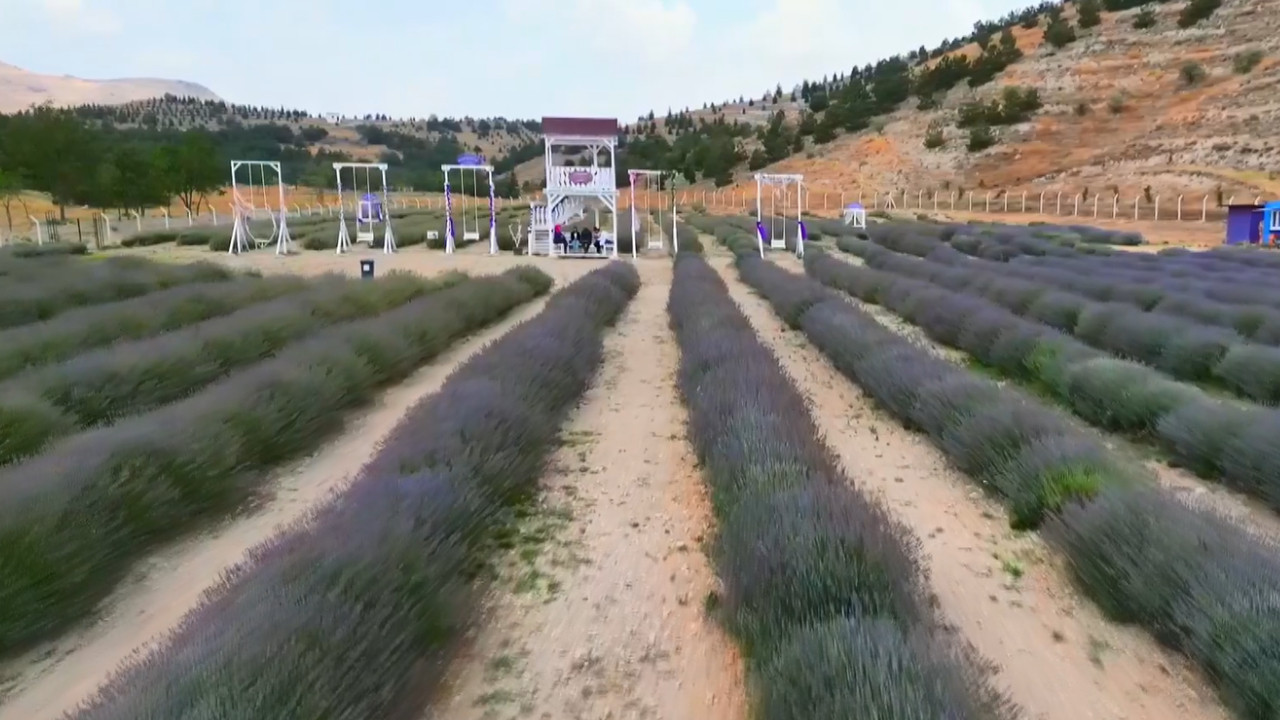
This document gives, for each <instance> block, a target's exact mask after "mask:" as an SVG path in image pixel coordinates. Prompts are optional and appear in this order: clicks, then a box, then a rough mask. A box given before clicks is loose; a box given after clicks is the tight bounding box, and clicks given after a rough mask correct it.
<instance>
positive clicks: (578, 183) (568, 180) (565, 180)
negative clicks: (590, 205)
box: [547, 166, 615, 192]
mask: <svg viewBox="0 0 1280 720" xmlns="http://www.w3.org/2000/svg"><path fill="white" fill-rule="evenodd" d="M547 187H549V188H552V189H554V190H556V191H559V192H574V191H578V192H599V191H601V190H614V189H615V186H614V175H613V168H611V167H604V168H601V167H563V166H555V167H552V168H551V176H550V177H548V178H547Z"/></svg>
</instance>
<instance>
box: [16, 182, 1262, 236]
mask: <svg viewBox="0 0 1280 720" xmlns="http://www.w3.org/2000/svg"><path fill="white" fill-rule="evenodd" d="M635 196H636V201H635V202H636V205H637V206H638V207H641V208H645V207H648V208H653V209H657V208H658V207H660V206H664V207H665V206H668V205H669V203H670V202H671V193H670V192H660V191H637V192H636V193H635ZM796 197H797V196H796V193H795V191H794V190H792V191H790V192H785V193H784V192H780V193H779V194H777V195H773V194H770V193H766V194H765V195H764V196H762V197H761V198H760V201H761V204H762V206H763V208H764V209H765V210H766V212H768V211H771V210H772V211H775V212H782V211H783V210H785V211H786V212H788V213H790V212H794V210H795V209H796V207H797V202H796ZM799 197H800V198H801V199H802V200H803V210H804V212H805V213H806V214H809V215H821V214H839V213H840V212H841V211H842V210H843V208H845V207H846V206H847V205H848V204H850V203H855V202H856V203H858V204H860V205H862V206H864V207H865V208H866V209H867V210H868V211H870V212H875V211H898V212H911V211H914V212H919V213H935V212H940V213H972V214H989V215H995V216H1015V217H1014V218H1010V219H1015V218H1016V216H1018V215H1039V216H1050V217H1060V218H1063V219H1064V220H1073V221H1078V222H1088V221H1090V220H1140V221H1159V222H1166V221H1168V222H1199V223H1207V222H1221V221H1223V220H1224V219H1225V218H1226V208H1225V206H1226V205H1231V204H1235V203H1236V202H1242V203H1248V202H1253V203H1260V202H1261V201H1262V198H1261V196H1257V197H1239V196H1231V197H1226V198H1219V197H1218V196H1216V195H1186V194H1182V195H1177V196H1173V197H1162V196H1161V195H1148V194H1145V193H1144V194H1140V195H1136V196H1134V197H1121V196H1119V195H1108V196H1103V195H1099V194H1089V195H1085V194H1084V193H1075V194H1072V193H1070V192H1068V191H1056V190H1046V191H1042V192H1036V191H1030V190H1027V191H1016V192H1007V191H1004V190H989V189H979V190H970V191H961V190H907V189H902V190H879V191H866V190H859V191H836V190H825V189H816V188H805V189H804V190H803V192H802V193H801V194H800V195H799ZM539 199H541V194H539V195H535V196H532V197H525V198H517V199H504V198H496V199H495V205H496V207H495V209H496V210H501V209H502V208H503V207H505V206H507V205H510V204H517V205H523V204H528V203H529V202H530V201H537V200H539ZM475 201H476V202H484V201H485V200H484V198H477V199H475ZM675 201H676V203H677V204H678V205H679V207H680V208H683V209H689V208H693V207H698V206H701V207H702V208H706V209H714V210H741V211H754V209H755V207H756V190H755V188H754V187H748V188H745V189H744V188H741V187H739V188H721V189H698V188H684V189H680V190H676V191H675ZM467 202H471V198H468V199H467ZM630 202H631V193H630V192H629V191H628V190H627V189H624V188H620V189H619V190H618V207H619V209H627V208H629V206H630ZM1220 203H1221V204H1220ZM390 204H391V207H392V209H400V210H407V209H422V210H426V209H431V210H441V209H443V208H444V197H443V196H440V195H421V196H415V197H393V198H392V199H391V201H390ZM457 206H458V203H456V202H455V208H456V207H457ZM338 208H339V206H338V204H337V203H320V202H311V203H296V204H290V205H289V206H288V207H287V208H286V210H287V211H288V213H289V216H290V217H309V216H317V215H325V216H336V215H337V214H338ZM203 210H204V211H203V212H200V213H195V214H193V213H190V212H185V211H184V212H182V213H181V214H176V213H171V212H170V211H169V210H166V209H160V210H153V211H148V212H146V213H142V212H128V213H125V212H115V213H105V212H100V211H91V212H92V214H91V215H89V216H88V217H84V216H83V212H81V213H80V215H81V216H80V217H73V218H69V219H67V220H65V221H64V220H59V217H58V215H57V214H56V213H53V212H49V213H46V214H45V216H44V217H43V218H39V217H35V216H28V217H27V218H26V219H25V220H26V221H25V222H21V221H20V220H21V219H20V218H17V217H15V218H14V220H15V224H14V228H13V231H12V232H9V231H8V228H6V227H4V226H0V244H3V243H4V242H6V241H13V240H26V241H30V242H37V243H43V242H51V241H57V240H68V241H77V242H83V243H86V244H89V243H92V244H94V245H95V246H96V247H106V246H110V245H118V244H119V243H120V242H121V241H122V240H124V239H125V238H128V237H130V236H132V235H136V234H138V233H142V232H152V231H158V230H180V229H182V228H186V227H195V226H218V225H228V224H230V223H231V221H232V211H231V205H230V203H226V204H224V205H222V206H220V207H216V206H214V205H212V204H209V205H206V206H205V207H204V208H203ZM272 211H274V208H273V209H272V210H268V209H266V208H257V209H255V217H261V218H262V219H266V218H267V217H268V212H272ZM345 211H346V212H347V213H354V212H355V211H356V207H355V204H354V203H348V204H346V205H345ZM112 215H114V217H112Z"/></svg>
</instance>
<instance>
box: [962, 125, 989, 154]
mask: <svg viewBox="0 0 1280 720" xmlns="http://www.w3.org/2000/svg"><path fill="white" fill-rule="evenodd" d="M995 144H996V136H995V133H993V132H992V131H991V128H989V127H987V126H986V125H978V126H975V127H973V128H970V130H969V142H968V144H967V145H966V147H967V148H968V149H969V152H981V151H982V150H986V149H987V148H989V147H991V146H992V145H995Z"/></svg>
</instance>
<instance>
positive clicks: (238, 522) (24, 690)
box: [0, 299, 546, 720]
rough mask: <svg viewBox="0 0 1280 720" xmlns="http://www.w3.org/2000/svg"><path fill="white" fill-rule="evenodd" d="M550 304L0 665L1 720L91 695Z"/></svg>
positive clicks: (390, 403) (401, 388)
mask: <svg viewBox="0 0 1280 720" xmlns="http://www.w3.org/2000/svg"><path fill="white" fill-rule="evenodd" d="M545 302H546V301H545V299H544V300H538V301H535V302H533V303H530V304H529V305H526V306H525V307H523V308H520V309H519V310H517V311H516V312H514V313H513V314H512V315H511V316H510V317H509V318H507V319H506V320H505V321H503V322H501V323H499V324H497V325H495V326H493V327H492V328H490V329H488V330H486V331H483V332H480V333H478V334H476V335H475V336H474V337H472V338H470V339H469V340H467V341H465V342H462V343H459V344H458V345H455V346H454V347H453V348H452V349H451V350H449V351H447V352H446V353H444V354H443V355H441V356H440V357H439V358H437V359H436V360H435V361H434V362H433V363H431V364H430V365H428V366H426V367H424V368H423V369H421V370H419V371H418V372H417V373H415V374H414V375H413V376H411V377H410V378H409V379H408V380H406V381H405V382H404V383H402V384H400V385H398V386H396V387H395V388H392V389H391V390H389V391H387V392H386V393H385V394H384V395H383V396H382V397H381V398H380V399H379V400H378V403H377V404H376V405H375V406H374V407H372V408H370V409H368V410H366V411H364V412H363V413H361V414H360V415H358V416H356V417H354V418H353V419H352V420H351V421H350V422H349V423H348V424H347V426H346V429H345V430H344V431H343V433H342V434H341V435H340V436H338V437H336V438H335V439H333V440H332V441H330V443H329V444H328V445H327V446H326V447H325V448H324V449H323V450H322V451H320V452H319V453H317V454H315V455H313V456H311V457H309V458H307V459H305V460H302V461H300V462H297V463H294V464H293V465H291V466H289V467H286V468H284V469H282V470H281V471H280V472H279V473H278V474H277V476H276V477H277V479H276V480H275V481H274V482H273V484H272V486H271V487H272V497H271V499H270V500H268V501H266V502H265V503H264V504H263V506H262V507H261V508H260V509H259V510H258V511H256V512H254V513H253V514H251V515H248V516H243V517H239V518H236V519H234V520H231V521H229V522H227V523H224V524H223V525H221V526H219V527H217V528H215V529H214V530H213V531H211V532H210V533H207V534H205V535H203V536H201V537H196V538H191V539H189V540H187V541H185V542H182V543H180V544H178V545H175V546H173V547H170V548H167V549H165V550H162V551H161V552H159V553H158V554H156V555H155V556H153V557H152V558H151V559H150V560H148V561H147V562H146V563H145V565H144V566H143V567H141V568H139V569H138V570H136V571H135V572H134V574H133V576H132V577H131V578H130V579H129V580H128V581H127V582H126V583H125V584H124V585H122V589H121V590H120V591H118V592H117V593H116V595H115V596H114V597H113V598H111V599H110V600H109V601H108V603H107V605H106V607H107V610H106V612H105V615H104V617H102V618H101V619H100V620H99V622H97V623H95V624H94V625H92V626H91V627H88V628H85V629H83V630H80V631H76V632H72V633H69V634H68V635H66V636H65V637H63V638H60V639H59V640H57V641H55V642H54V643H51V644H49V645H46V646H45V647H42V648H40V649H38V650H37V651H35V652H33V653H30V654H29V655H28V656H27V657H25V658H22V659H20V660H18V661H15V662H13V663H11V664H9V665H8V666H7V667H4V668H0V678H3V680H0V683H2V684H0V693H2V694H3V700H0V720H39V719H41V718H50V719H52V718H59V717H61V716H62V713H63V712H65V711H68V710H71V709H72V708H74V707H75V706H76V705H77V704H79V702H81V701H82V700H83V699H85V698H86V697H88V696H89V695H91V694H92V693H93V691H94V690H96V689H97V688H98V686H99V685H100V684H101V683H102V682H103V681H104V680H105V679H106V678H107V676H108V674H109V673H110V672H111V671H112V670H114V669H115V668H116V667H117V666H118V665H119V664H120V663H121V662H122V661H123V660H125V659H126V658H127V657H129V656H130V655H131V654H132V653H133V652H134V651H135V649H143V648H146V647H149V646H150V645H151V644H153V643H155V642H156V641H158V640H159V639H161V638H162V637H163V635H164V633H166V632H167V631H169V630H170V629H172V628H173V627H175V626H176V625H177V624H178V622H179V621H180V620H181V619H182V617H183V615H184V614H185V613H186V612H187V611H188V610H189V609H190V608H191V607H192V606H194V605H195V604H196V603H197V602H198V601H199V599H200V598H201V596H202V595H203V593H204V591H205V590H206V588H209V587H210V586H212V585H213V584H215V583H216V582H217V580H218V578H219V576H220V575H221V574H222V572H223V571H224V570H226V569H227V568H229V567H230V566H232V565H234V564H235V563H237V562H239V561H240V559H241V558H242V557H243V556H244V554H245V552H246V551H247V550H249V549H250V548H251V547H253V546H254V545H257V544H258V543H260V542H262V541H264V540H267V539H268V538H270V537H271V536H272V535H273V534H274V533H275V532H276V531H277V530H278V529H279V528H280V527H281V526H283V525H287V524H289V523H291V522H293V521H295V520H297V519H298V518H300V517H302V516H303V515H304V514H305V513H306V512H307V511H308V510H310V509H311V508H313V507H315V506H316V505H318V504H319V503H321V502H323V501H324V500H325V499H327V498H328V497H329V496H330V494H331V493H333V492H335V491H339V490H341V489H342V488H343V487H344V486H345V485H346V483H347V482H349V481H350V480H351V479H352V478H353V477H354V476H355V474H356V473H357V472H358V471H359V470H360V468H361V467H362V466H363V465H364V463H365V461H366V460H367V459H368V457H369V455H370V453H371V452H372V451H373V449H374V448H376V447H377V446H378V444H379V443H380V442H381V440H382V438H383V437H384V436H385V435H386V434H387V433H388V432H390V431H391V429H392V428H393V427H394V426H395V425H396V423H398V422H399V421H400V418H401V417H403V416H404V414H405V412H406V411H408V410H409V408H410V407H412V406H413V405H414V404H415V403H417V402H418V401H419V400H420V399H422V398H423V397H425V396H427V395H430V394H431V393H433V392H435V391H437V390H438V389H439V388H440V386H441V384H442V383H443V382H444V380H445V378H446V377H447V376H448V375H449V374H450V373H451V372H452V371H453V369H454V368H455V367H456V366H457V365H458V364H459V363H461V362H462V361H463V360H465V359H466V358H468V357H470V356H471V355H473V354H474V353H476V352H478V351H479V350H480V349H481V348H483V347H484V346H485V345H486V344H487V343H489V342H490V341H492V340H494V339H496V338H498V337H500V336H501V335H502V334H504V333H506V332H507V331H508V330H510V329H511V328H512V327H514V326H515V325H517V324H519V323H520V322H523V321H524V320H527V319H528V318H531V317H533V316H534V315H536V314H537V313H538V311H539V310H541V308H542V306H543V305H544V304H545Z"/></svg>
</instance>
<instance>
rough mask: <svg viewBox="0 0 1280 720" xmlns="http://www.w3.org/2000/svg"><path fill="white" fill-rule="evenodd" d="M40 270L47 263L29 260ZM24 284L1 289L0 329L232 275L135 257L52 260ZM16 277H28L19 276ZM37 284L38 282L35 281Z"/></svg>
mask: <svg viewBox="0 0 1280 720" xmlns="http://www.w3.org/2000/svg"><path fill="white" fill-rule="evenodd" d="M29 262H30V263H32V265H33V266H40V265H43V264H45V263H47V262H51V261H47V260H32V261H29ZM52 262H53V263H54V265H53V266H50V270H49V271H47V272H36V273H35V274H36V275H37V277H36V278H28V280H29V281H26V282H23V281H15V280H14V279H13V278H12V277H11V278H9V279H6V280H5V282H4V283H3V284H2V285H0V329H3V328H10V327H15V326H17V325H23V324H26V323H33V322H38V321H40V320H47V319H49V318H51V317H53V316H54V315H57V314H58V313H61V312H65V311H66V310H69V309H71V308H75V307H83V306H85V305H92V304H95V303H101V302H112V301H114V300H124V299H126V298H131V297H138V296H139V295H146V294H148V293H152V292H155V291H157V290H164V289H165V288H170V287H174V286H176V285H185V284H187V283H199V282H213V281H219V280H229V279H231V278H232V277H233V276H234V273H232V271H231V270H230V269H228V268H226V267H224V266H222V265H217V264H214V263H192V264H185V265H173V264H166V263H154V262H148V261H141V260H139V259H137V258H124V257H121V258H107V259H105V260H87V259H83V258H73V259H68V260H55V261H52ZM16 277H20V278H21V277H27V274H25V273H24V274H21V275H18V276H16ZM37 280H38V281H37Z"/></svg>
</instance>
